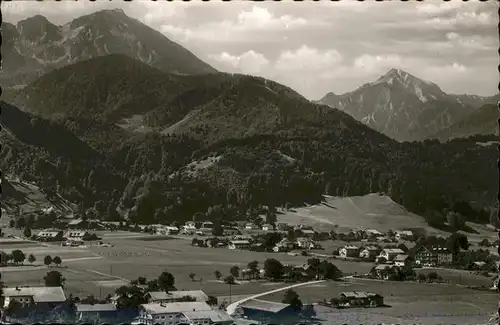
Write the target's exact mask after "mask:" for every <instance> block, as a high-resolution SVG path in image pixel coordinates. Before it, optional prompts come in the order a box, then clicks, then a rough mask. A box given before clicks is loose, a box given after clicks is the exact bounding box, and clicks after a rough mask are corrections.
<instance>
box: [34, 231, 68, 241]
mask: <svg viewBox="0 0 500 325" xmlns="http://www.w3.org/2000/svg"><path fill="white" fill-rule="evenodd" d="M36 236H37V237H38V239H40V240H42V241H62V240H63V232H62V230H56V229H46V230H42V231H40V232H39V233H38V234H37V235H36Z"/></svg>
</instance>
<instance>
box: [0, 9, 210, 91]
mask: <svg viewBox="0 0 500 325" xmlns="http://www.w3.org/2000/svg"><path fill="white" fill-rule="evenodd" d="M2 34H3V46H2V54H3V62H2V64H3V71H2V74H1V78H0V80H1V81H2V85H3V86H11V85H19V84H26V83H28V82H30V81H32V80H34V79H35V78H36V77H39V76H41V75H42V74H44V73H46V72H48V71H50V70H52V69H54V68H59V67H62V66H65V65H68V64H72V63H75V62H78V61H82V60H87V59H90V58H95V57H98V56H102V55H107V54H125V55H128V56H130V57H132V58H135V59H137V60H140V61H142V62H144V63H147V64H149V65H151V66H153V67H156V68H158V69H160V70H163V71H167V72H170V73H176V74H203V73H213V72H216V70H215V69H214V68H212V67H211V66H209V65H208V64H206V63H205V62H203V61H201V60H200V59H198V58H197V57H196V56H195V55H194V54H193V53H191V52H190V51H188V50H187V49H185V48H183V47H182V46H181V45H179V44H177V43H175V42H173V41H171V40H169V39H168V38H167V37H165V36H164V35H163V34H161V33H160V32H158V31H156V30H154V29H152V28H150V27H148V26H146V25H145V24H143V23H141V22H140V21H138V20H136V19H133V18H131V17H128V16H127V15H126V14H125V13H124V12H123V11H122V10H119V9H115V10H102V11H98V12H95V13H93V14H90V15H86V16H82V17H79V18H76V19H74V20H73V21H71V22H69V23H67V24H65V25H63V26H56V25H55V24H52V23H51V22H50V21H48V20H47V18H45V17H43V16H41V15H36V16H33V17H30V18H27V19H25V20H22V21H19V22H18V23H17V24H16V25H13V24H10V23H6V22H4V23H2Z"/></svg>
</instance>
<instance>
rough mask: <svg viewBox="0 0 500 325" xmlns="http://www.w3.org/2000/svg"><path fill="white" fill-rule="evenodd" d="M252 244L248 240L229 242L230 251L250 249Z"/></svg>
mask: <svg viewBox="0 0 500 325" xmlns="http://www.w3.org/2000/svg"><path fill="white" fill-rule="evenodd" d="M249 247H250V242H249V241H248V240H231V241H230V242H229V245H228V248H229V249H248V248H249Z"/></svg>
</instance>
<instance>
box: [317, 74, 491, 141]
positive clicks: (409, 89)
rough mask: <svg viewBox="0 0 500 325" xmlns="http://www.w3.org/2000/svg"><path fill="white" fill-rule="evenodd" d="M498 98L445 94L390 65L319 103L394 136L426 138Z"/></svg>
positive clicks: (433, 84)
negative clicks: (377, 75) (370, 79)
mask: <svg viewBox="0 0 500 325" xmlns="http://www.w3.org/2000/svg"><path fill="white" fill-rule="evenodd" d="M498 99H499V97H498V96H491V97H481V96H476V95H452V94H447V93H445V92H444V91H442V90H441V88H440V87H439V86H438V85H436V84H435V83H432V82H428V81H424V80H421V79H419V78H417V77H415V76H413V75H411V74H409V73H407V72H405V71H402V70H400V69H391V70H390V71H389V72H388V73H386V74H385V75H383V76H381V77H380V78H378V79H377V80H375V81H374V82H371V83H367V84H364V85H363V86H361V87H360V88H358V89H356V90H354V91H353V92H349V93H346V94H343V95H336V94H334V93H328V94H327V95H325V96H324V97H323V98H322V99H321V100H319V103H321V104H325V105H328V106H331V107H335V108H338V109H340V110H342V111H344V112H346V113H348V114H349V115H351V116H353V117H354V118H356V119H357V120H359V121H362V122H363V123H365V124H366V125H368V126H370V127H371V128H373V129H375V130H377V131H379V132H382V133H384V134H386V135H387V136H389V137H391V138H393V139H396V140H398V141H414V140H423V139H426V138H429V137H430V136H432V135H434V134H436V133H438V132H439V131H440V130H443V129H446V128H448V127H450V126H451V125H453V124H454V123H457V122H458V121H461V120H462V119H464V118H467V116H469V114H471V113H473V112H474V111H475V110H476V109H478V108H479V107H480V106H482V105H484V104H493V103H496V102H497V101H498Z"/></svg>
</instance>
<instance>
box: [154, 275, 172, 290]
mask: <svg viewBox="0 0 500 325" xmlns="http://www.w3.org/2000/svg"><path fill="white" fill-rule="evenodd" d="M158 286H159V287H160V289H161V290H164V291H169V290H175V278H174V276H173V275H172V274H171V273H169V272H162V273H161V275H160V276H159V277H158Z"/></svg>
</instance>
